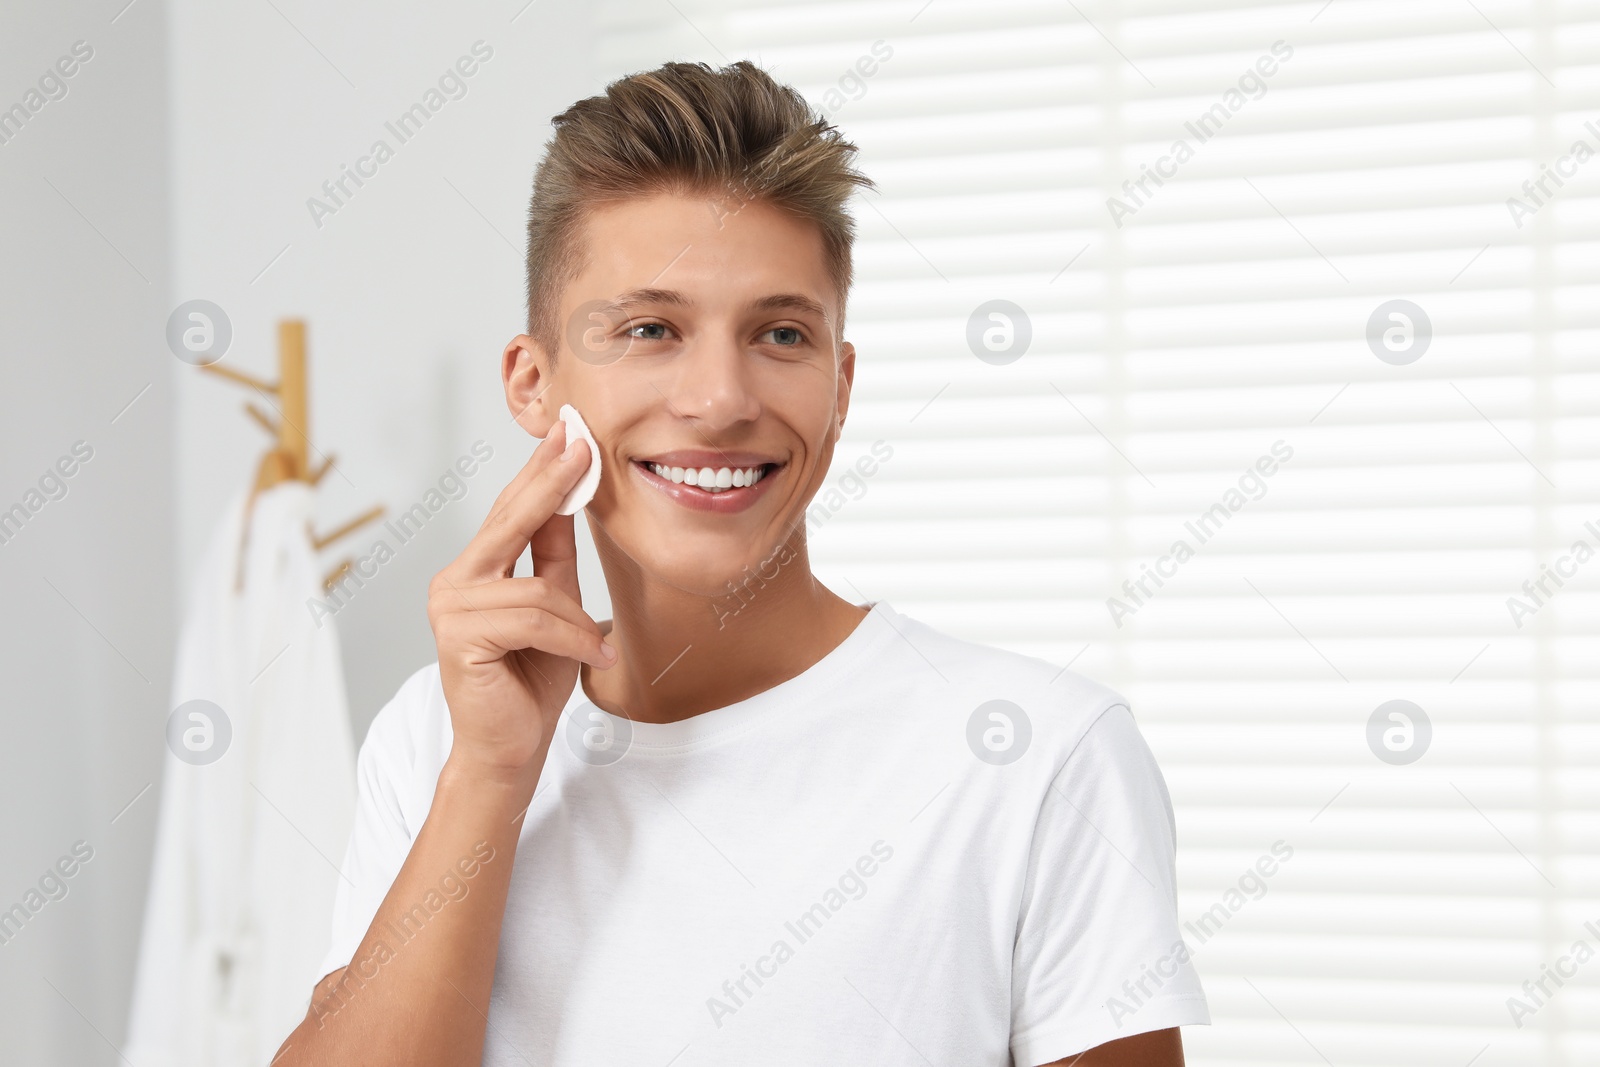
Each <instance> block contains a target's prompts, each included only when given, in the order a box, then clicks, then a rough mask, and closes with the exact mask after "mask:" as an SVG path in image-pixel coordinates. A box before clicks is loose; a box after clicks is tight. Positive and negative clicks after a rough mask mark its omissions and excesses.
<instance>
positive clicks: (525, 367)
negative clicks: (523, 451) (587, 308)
mask: <svg viewBox="0 0 1600 1067" xmlns="http://www.w3.org/2000/svg"><path fill="white" fill-rule="evenodd" d="M500 380H501V381H502V382H503V383H504V384H505V387H506V407H507V408H509V409H510V410H511V417H512V418H514V419H515V420H516V421H517V425H518V426H521V427H522V428H523V429H524V430H527V431H528V433H529V434H531V435H532V436H534V437H544V436H546V435H547V434H549V432H550V427H551V426H552V425H553V424H554V423H555V421H556V412H558V411H559V410H560V409H561V404H560V402H559V400H558V398H557V397H556V396H554V395H550V394H549V389H550V387H551V386H552V385H553V384H555V379H554V377H552V376H551V372H550V357H549V353H547V352H546V351H545V348H544V346H543V345H541V344H540V343H539V342H538V341H535V340H534V339H533V338H532V337H529V336H528V335H527V334H525V333H519V334H518V335H517V336H515V337H513V338H512V339H511V341H510V343H508V344H507V345H506V350H505V351H504V352H503V353H501V356H500Z"/></svg>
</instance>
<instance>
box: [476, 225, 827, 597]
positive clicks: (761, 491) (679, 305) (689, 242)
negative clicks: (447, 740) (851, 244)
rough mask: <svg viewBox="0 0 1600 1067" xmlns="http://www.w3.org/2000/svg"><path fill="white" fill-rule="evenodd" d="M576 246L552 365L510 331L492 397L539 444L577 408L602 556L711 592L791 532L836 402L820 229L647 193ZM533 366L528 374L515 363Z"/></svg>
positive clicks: (811, 488) (823, 453) (815, 483)
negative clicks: (525, 351)
mask: <svg viewBox="0 0 1600 1067" xmlns="http://www.w3.org/2000/svg"><path fill="white" fill-rule="evenodd" d="M583 241H584V253H585V255H584V259H585V266H584V268H583V271H582V273H581V274H579V275H578V277H577V278H576V279H574V280H573V282H572V284H570V285H569V286H567V288H566V290H565V292H564V293H563V294H562V297H561V300H560V303H559V307H558V311H559V318H558V320H557V321H558V322H560V323H561V324H562V331H561V337H560V339H559V340H560V344H561V348H560V355H559V358H558V359H557V360H556V366H555V369H554V372H553V373H551V372H550V371H549V365H548V361H546V360H544V359H542V358H538V357H537V355H532V356H529V355H519V354H518V353H517V352H516V351H515V350H516V349H517V347H518V346H519V344H520V345H524V346H525V347H527V348H529V349H531V350H533V351H534V352H535V353H536V352H537V348H536V346H534V345H533V342H531V341H529V340H528V338H526V337H520V338H518V339H517V340H516V341H513V342H512V345H511V346H509V347H508V348H507V357H506V393H507V399H508V401H509V402H510V404H511V407H512V411H513V412H521V413H522V414H521V415H520V416H519V419H518V421H519V422H520V423H521V424H522V425H523V426H524V427H526V428H527V429H528V430H529V432H531V433H534V434H535V435H537V436H543V435H544V434H545V433H547V432H548V430H549V428H550V425H551V423H552V422H553V421H554V420H555V419H556V418H557V412H558V410H559V408H560V406H561V405H562V404H564V403H570V404H572V405H573V406H574V407H576V408H577V409H578V410H579V411H580V412H581V413H582V414H583V417H584V421H585V422H587V423H588V425H589V428H590V429H591V430H592V431H593V433H594V436H595V438H596V440H597V441H598V442H599V445H600V453H601V458H602V460H603V474H602V478H601V483H600V488H599V491H598V492H597V493H596V495H595V498H594V501H593V503H591V504H590V505H589V508H588V514H589V517H590V520H591V525H592V527H594V528H595V533H596V538H597V541H598V542H600V543H601V547H602V551H605V546H604V544H603V542H604V541H605V540H609V541H610V542H611V543H612V544H613V545H614V546H615V547H616V548H617V549H618V550H620V552H621V553H622V554H624V555H625V556H627V557H628V558H629V559H631V560H632V561H633V563H634V564H635V565H636V566H638V567H639V569H640V570H641V571H642V572H643V573H644V574H645V575H647V576H649V577H651V578H654V579H655V580H658V581H663V582H666V583H667V584H669V585H672V586H675V587H677V588H681V589H684V590H685V591H688V592H692V593H696V594H699V595H704V596H708V597H716V596H725V595H727V592H728V583H729V581H732V580H736V579H740V578H741V576H742V575H743V573H744V570H745V568H747V567H748V568H750V570H751V571H754V570H756V569H757V568H758V567H759V566H760V564H761V563H762V561H763V560H765V559H767V558H768V557H769V556H771V555H772V553H773V552H774V551H775V550H776V549H777V548H778V547H779V546H780V545H781V544H783V543H784V542H785V541H786V540H788V539H789V538H790V537H791V536H792V535H793V532H794V530H795V528H796V527H797V526H799V525H803V524H804V512H805V508H806V505H807V504H808V503H809V502H810V500H811V498H812V496H813V495H814V494H815V493H816V491H817V489H818V487H819V486H820V485H821V483H822V480H823V478H824V477H825V476H826V474H827V471H828V464H829V461H830V460H831V458H832V456H833V447H834V443H835V442H836V441H837V439H838V435H839V428H840V426H841V424H842V422H843V419H844V415H845V410H846V408H847V406H848V403H849V397H850V382H851V377H852V375H853V373H854V369H855V353H854V349H853V348H852V347H851V346H850V345H848V344H843V345H836V343H835V337H836V331H835V329H834V325H835V323H837V322H838V317H839V314H840V308H839V296H838V294H836V293H835V292H834V287H833V284H832V282H831V281H830V279H829V276H828V272H827V269H826V264H825V261H824V257H823V249H822V238H821V235H820V233H819V232H818V230H817V228H816V226H815V225H813V224H811V223H808V222H804V221H801V220H798V219H795V218H792V217H790V216H789V215H787V214H785V213H784V212H782V211H780V210H779V209H777V208H774V207H772V206H771V205H769V204H766V203H764V202H752V203H746V204H743V205H740V204H738V203H737V202H734V203H720V202H718V201H716V200H714V199H708V198H706V197H693V196H678V195H671V194H662V195H659V196H653V197H650V198H647V199H637V200H628V201H623V202H620V203H616V204H610V205H606V206H604V207H601V208H598V209H596V210H595V211H594V212H593V213H592V214H591V216H590V218H589V220H588V223H587V226H586V229H585V233H584V237H583ZM532 366H537V367H538V368H539V371H540V373H539V374H538V375H537V379H538V380H535V377H534V376H533V375H531V374H530V373H528V372H526V371H525V370H521V369H519V368H525V367H532ZM536 396H537V397H538V399H537V401H534V397H536ZM530 402H532V403H530ZM680 469H681V471H680ZM689 470H694V471H695V472H696V475H695V476H694V477H690V476H688V475H687V471H689ZM708 472H709V473H710V475H711V477H706V475H707V474H708ZM751 474H753V475H754V478H755V480H754V481H753V482H752V483H751V484H744V483H745V482H746V481H747V476H749V475H751ZM716 476H720V481H721V482H722V483H726V482H729V481H730V480H731V481H732V483H733V485H732V486H731V487H729V488H720V487H719V486H717V483H716V482H715V481H713V478H714V477H716ZM680 479H682V480H680ZM695 481H700V482H710V483H711V484H712V486H713V488H706V487H705V486H703V485H692V484H690V483H691V482H695ZM768 576H769V577H770V565H769V571H768Z"/></svg>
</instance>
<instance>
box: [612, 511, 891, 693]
mask: <svg viewBox="0 0 1600 1067" xmlns="http://www.w3.org/2000/svg"><path fill="white" fill-rule="evenodd" d="M597 548H598V549H599V552H600V563H601V566H602V568H603V569H604V571H605V575H606V585H607V588H608V589H609V591H610V593H611V608H612V620H611V629H610V631H609V634H608V636H607V638H606V640H607V641H609V642H610V643H611V645H612V646H613V647H615V648H616V650H617V653H618V657H619V658H618V662H617V665H616V666H615V667H612V668H611V669H610V670H608V671H594V670H591V669H590V668H589V667H587V666H585V667H583V668H582V672H581V678H582V684H583V686H584V687H585V689H586V690H587V691H588V694H589V696H590V697H591V698H593V700H594V702H595V703H596V704H597V705H599V706H600V707H601V708H603V709H604V710H606V711H608V712H611V713H612V714H614V715H620V716H624V717H626V718H629V719H633V720H635V721H638V722H658V723H662V722H677V721H679V720H682V719H687V718H689V717H690V716H692V715H698V714H700V713H701V712H705V711H710V710H712V709H714V708H721V707H726V706H727V705H729V704H734V703H737V702H738V701H740V700H745V699H748V698H749V697H752V696H755V695H756V694H757V693H761V692H764V691H766V690H768V689H771V688H772V687H773V686H775V685H777V684H779V683H780V682H784V681H787V680H788V679H790V678H793V677H795V676H796V675H798V674H800V673H801V672H803V671H805V670H806V669H807V668H808V667H810V666H811V665H812V664H814V663H816V662H817V661H818V660H820V659H822V657H824V656H826V655H827V654H828V653H829V652H831V651H833V649H834V648H836V647H838V645H839V644H840V642H842V641H843V640H844V639H845V638H846V637H848V636H849V635H850V633H851V631H853V630H854V629H855V628H856V626H857V624H859V623H860V622H861V620H862V619H863V618H864V617H865V615H866V611H867V609H865V608H861V607H857V606H856V605H854V604H851V603H850V602H849V601H847V600H844V599H843V598H841V597H839V596H837V595H835V594H834V593H833V592H832V591H830V590H829V589H828V588H827V587H826V586H824V585H823V584H822V583H821V582H819V581H817V579H816V576H815V575H813V574H812V573H811V564H810V560H809V558H808V556H807V554H806V545H805V540H804V538H803V536H802V537H796V538H795V539H794V540H793V541H792V542H791V543H790V544H789V545H788V546H786V548H785V549H783V550H780V553H778V554H775V556H774V557H773V558H772V559H770V560H768V561H767V562H766V563H764V564H763V566H762V567H761V568H760V570H759V571H751V572H749V573H748V574H747V575H746V576H745V579H744V580H742V581H741V582H740V583H738V584H737V585H736V586H735V587H734V588H732V589H730V591H729V592H728V593H727V594H726V595H723V596H717V597H705V596H700V595H696V594H693V593H689V592H686V591H684V590H683V589H679V588H676V587H673V586H669V585H666V584H664V583H662V582H660V581H658V580H655V579H652V578H650V577H649V576H647V575H644V574H643V573H641V572H640V571H639V569H638V568H637V567H636V566H635V565H634V564H633V562H632V561H631V560H629V559H627V558H626V557H625V556H623V555H622V553H621V552H620V551H619V550H617V549H616V548H615V546H613V545H609V544H604V543H602V542H601V540H600V539H597Z"/></svg>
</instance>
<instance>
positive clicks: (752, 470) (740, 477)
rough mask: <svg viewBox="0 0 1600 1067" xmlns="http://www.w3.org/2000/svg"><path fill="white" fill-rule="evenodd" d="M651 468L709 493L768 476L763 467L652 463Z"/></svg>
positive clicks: (742, 485)
mask: <svg viewBox="0 0 1600 1067" xmlns="http://www.w3.org/2000/svg"><path fill="white" fill-rule="evenodd" d="M649 467H650V470H651V471H652V472H654V474H655V476H656V477H657V478H666V479H669V480H671V481H674V482H682V483H683V484H684V485H694V486H698V487H700V488H701V489H704V490H706V491H707V492H708V493H720V492H722V491H723V490H725V489H743V488H745V487H746V486H751V485H755V484H756V483H757V482H759V481H760V480H761V479H762V478H765V477H766V476H767V468H766V467H764V466H762V467H733V468H728V467H717V468H715V469H713V468H711V467H701V468H699V469H698V470H697V469H695V468H694V467H669V466H667V465H666V464H665V463H651V464H650V465H649Z"/></svg>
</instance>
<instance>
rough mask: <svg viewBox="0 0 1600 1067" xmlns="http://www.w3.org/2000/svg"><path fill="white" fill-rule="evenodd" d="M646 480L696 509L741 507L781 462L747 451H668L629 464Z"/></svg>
mask: <svg viewBox="0 0 1600 1067" xmlns="http://www.w3.org/2000/svg"><path fill="white" fill-rule="evenodd" d="M631 466H632V468H633V469H634V470H635V471H637V472H638V474H639V476H640V477H642V478H643V479H644V480H645V481H646V482H648V483H649V484H650V485H652V486H653V487H654V488H656V489H657V490H658V491H661V492H664V493H666V494H667V495H668V496H669V497H671V498H672V499H673V500H674V501H676V502H677V503H679V504H682V505H684V506H685V507H689V508H693V509H695V510H698V511H714V512H723V513H726V512H734V511H742V510H744V509H745V508H746V507H749V506H750V505H751V504H753V503H755V501H756V498H757V497H759V496H761V495H762V493H763V492H764V491H765V490H766V488H767V484H768V478H767V476H768V475H769V474H773V473H775V472H777V471H779V470H781V469H782V468H783V466H784V465H783V464H782V463H779V462H775V461H773V460H770V459H767V458H765V457H762V456H758V455H754V454H750V453H733V452H727V453H723V452H671V453H666V454H663V455H659V456H652V457H650V458H648V459H638V460H635V461H634V462H633V463H632V464H631Z"/></svg>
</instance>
